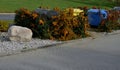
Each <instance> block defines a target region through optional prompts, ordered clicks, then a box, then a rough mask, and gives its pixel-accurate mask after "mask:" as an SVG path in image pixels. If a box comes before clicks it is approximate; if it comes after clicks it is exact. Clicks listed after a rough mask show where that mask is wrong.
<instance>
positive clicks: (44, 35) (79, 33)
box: [15, 8, 87, 40]
mask: <svg viewBox="0 0 120 70" xmlns="http://www.w3.org/2000/svg"><path fill="white" fill-rule="evenodd" d="M42 11H43V9H38V10H35V11H33V12H30V11H29V10H27V9H24V8H22V9H19V10H17V11H16V16H15V23H16V25H20V26H24V27H28V28H30V29H31V30H32V31H33V36H34V37H39V38H41V39H55V40H71V39H76V38H81V37H86V36H87V33H86V24H87V17H85V16H84V13H81V14H80V15H78V16H73V9H72V8H71V9H69V10H68V11H62V10H60V9H58V8H54V10H46V11H44V12H42ZM45 12H47V13H45ZM48 13H50V14H48Z"/></svg>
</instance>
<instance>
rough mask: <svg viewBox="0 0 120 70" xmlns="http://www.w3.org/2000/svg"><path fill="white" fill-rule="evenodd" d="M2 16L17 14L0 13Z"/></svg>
mask: <svg viewBox="0 0 120 70" xmlns="http://www.w3.org/2000/svg"><path fill="white" fill-rule="evenodd" d="M0 15H15V13H0Z"/></svg>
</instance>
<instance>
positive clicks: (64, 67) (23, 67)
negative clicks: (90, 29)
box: [0, 34, 120, 70]
mask: <svg viewBox="0 0 120 70" xmlns="http://www.w3.org/2000/svg"><path fill="white" fill-rule="evenodd" d="M0 70H120V34H117V35H110V36H105V37H99V38H96V39H92V38H86V39H82V40H75V41H70V42H68V43H65V44H62V45H57V46H52V47H47V48H41V49H38V50H34V51H29V52H25V53H22V54H17V55H11V56H5V57H0Z"/></svg>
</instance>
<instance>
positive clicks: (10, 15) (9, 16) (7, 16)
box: [0, 13, 15, 20]
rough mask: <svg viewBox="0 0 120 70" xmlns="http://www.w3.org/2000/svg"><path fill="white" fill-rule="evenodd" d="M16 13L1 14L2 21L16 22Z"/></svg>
mask: <svg viewBox="0 0 120 70" xmlns="http://www.w3.org/2000/svg"><path fill="white" fill-rule="evenodd" d="M14 17H15V14H14V13H0V20H14Z"/></svg>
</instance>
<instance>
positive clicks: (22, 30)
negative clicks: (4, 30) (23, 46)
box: [8, 26, 33, 42]
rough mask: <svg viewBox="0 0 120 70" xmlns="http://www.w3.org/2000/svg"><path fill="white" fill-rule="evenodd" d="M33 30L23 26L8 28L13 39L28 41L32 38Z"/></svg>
mask: <svg viewBox="0 0 120 70" xmlns="http://www.w3.org/2000/svg"><path fill="white" fill-rule="evenodd" d="M32 35H33V33H32V30H31V29H29V28H26V27H21V26H11V27H10V28H9V29H8V38H9V39H10V40H11V41H20V42H28V41H30V40H31V39H32Z"/></svg>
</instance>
